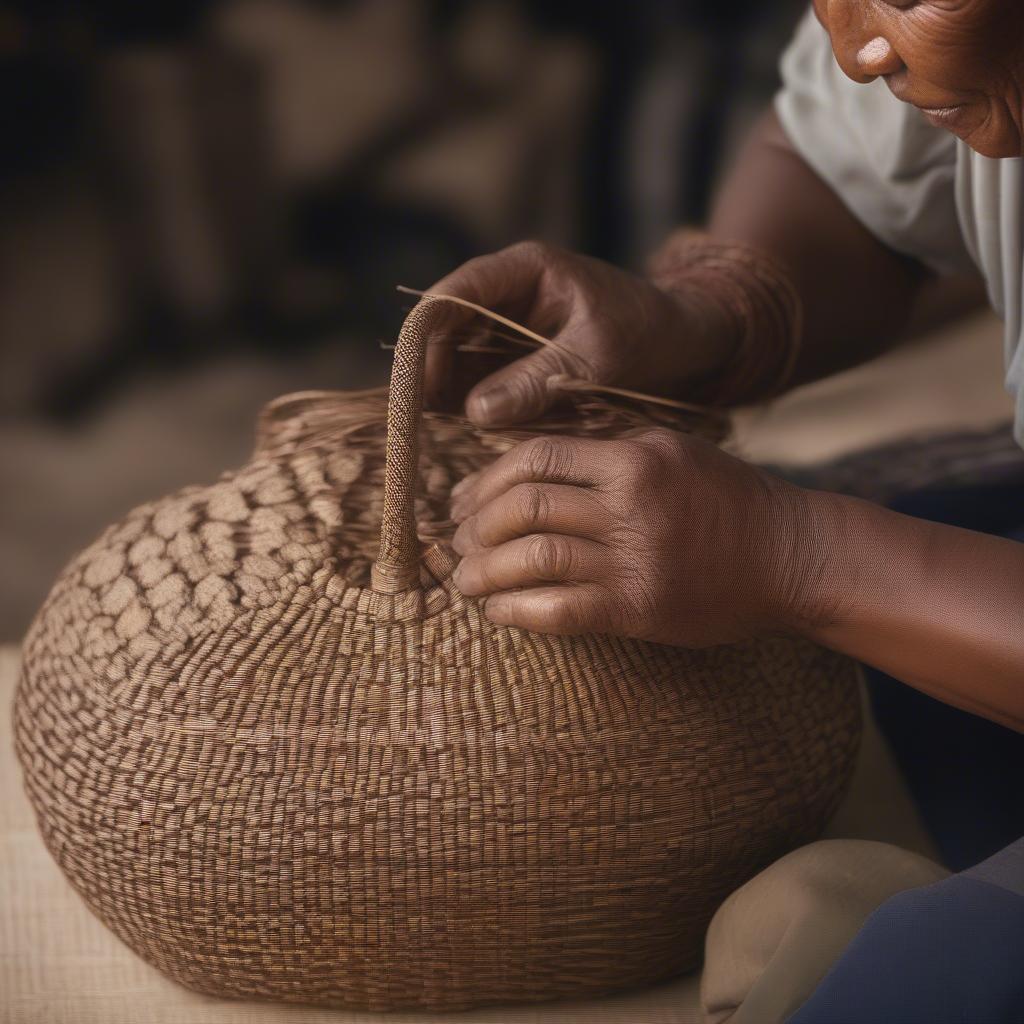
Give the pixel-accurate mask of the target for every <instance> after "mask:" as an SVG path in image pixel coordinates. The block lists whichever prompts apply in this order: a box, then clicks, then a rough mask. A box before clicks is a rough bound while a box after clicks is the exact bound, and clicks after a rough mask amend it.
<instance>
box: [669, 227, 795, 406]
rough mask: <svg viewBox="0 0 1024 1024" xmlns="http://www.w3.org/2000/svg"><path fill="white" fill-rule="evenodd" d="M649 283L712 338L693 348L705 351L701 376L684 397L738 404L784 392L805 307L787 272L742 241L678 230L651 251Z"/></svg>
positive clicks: (689, 345)
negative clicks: (694, 319) (704, 364)
mask: <svg viewBox="0 0 1024 1024" xmlns="http://www.w3.org/2000/svg"><path fill="white" fill-rule="evenodd" d="M650 274H651V279H652V281H653V282H654V283H655V285H656V286H657V287H659V288H660V289H661V290H662V291H663V292H665V293H667V294H669V295H671V296H674V297H675V299H676V301H677V302H681V303H683V304H685V305H686V307H687V309H688V310H689V315H691V316H696V317H697V318H698V319H699V320H700V322H702V323H703V324H704V325H705V328H706V329H707V330H708V331H709V333H708V334H707V335H706V336H705V337H704V338H703V339H698V340H697V341H696V343H694V340H693V338H692V335H691V337H689V338H686V339H685V340H684V341H683V344H682V346H681V347H683V348H685V350H686V354H687V357H688V358H692V350H693V349H694V348H701V349H704V350H706V352H707V355H708V357H709V358H708V359H707V360H706V362H707V365H706V366H705V367H703V369H704V378H703V379H699V378H697V377H696V376H695V375H692V376H691V379H690V380H689V381H688V393H689V394H688V396H689V397H690V398H692V399H693V400H695V401H700V402H703V403H705V404H708V405H718V406H725V407H728V406H736V405H743V404H746V403H749V402H752V401H756V400H761V399H765V398H769V397H771V396H773V395H776V394H779V393H781V392H782V391H784V390H785V389H786V388H787V387H788V386H789V384H790V381H791V378H792V376H793V373H794V370H795V367H796V361H797V357H798V355H799V346H800V342H801V339H802V336H803V305H802V302H801V299H800V296H799V293H798V292H797V290H796V287H795V285H794V283H793V281H792V279H791V277H790V275H789V273H788V271H787V270H786V269H785V268H784V267H783V266H782V265H781V264H780V263H779V262H778V261H777V260H775V259H774V258H773V257H772V256H771V255H770V254H768V253H767V252H764V251H762V250H760V249H758V248H757V247H755V246H752V245H748V244H746V243H743V242H723V241H720V240H718V239H715V238H711V237H710V236H709V235H706V234H702V233H700V232H693V231H681V232H677V233H676V234H675V235H673V236H672V237H671V238H669V240H668V241H667V242H666V243H665V244H664V245H663V246H662V247H661V249H659V250H658V252H656V253H655V255H654V256H653V257H652V259H651V262H650Z"/></svg>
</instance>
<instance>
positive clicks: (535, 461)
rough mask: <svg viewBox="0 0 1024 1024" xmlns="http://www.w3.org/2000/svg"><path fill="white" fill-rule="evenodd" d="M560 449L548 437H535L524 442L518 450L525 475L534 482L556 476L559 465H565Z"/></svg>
mask: <svg viewBox="0 0 1024 1024" xmlns="http://www.w3.org/2000/svg"><path fill="white" fill-rule="evenodd" d="M560 447H561V446H560V445H558V444H556V443H555V441H554V440H552V439H551V438H550V437H535V438H532V439H531V440H529V441H526V442H525V443H524V444H523V445H522V446H521V448H520V458H521V459H522V464H523V469H524V470H525V472H526V473H527V475H528V476H530V477H531V478H533V479H535V480H547V479H549V478H551V477H555V476H557V471H558V468H559V465H560V464H562V465H564V463H565V458H564V455H562V454H560Z"/></svg>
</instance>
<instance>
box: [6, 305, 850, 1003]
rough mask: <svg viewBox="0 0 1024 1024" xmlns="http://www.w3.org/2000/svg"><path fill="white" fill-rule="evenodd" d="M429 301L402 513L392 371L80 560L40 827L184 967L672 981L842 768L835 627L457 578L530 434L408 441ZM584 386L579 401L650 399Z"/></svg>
mask: <svg viewBox="0 0 1024 1024" xmlns="http://www.w3.org/2000/svg"><path fill="white" fill-rule="evenodd" d="M430 322H431V314H430V304H424V305H422V306H421V307H420V308H419V310H418V311H415V312H414V314H413V315H412V317H411V318H410V320H409V322H408V325H407V328H406V329H405V330H404V331H403V335H402V338H401V339H400V341H399V346H398V349H399V350H398V352H397V353H396V369H395V378H394V380H395V384H394V389H393V401H392V403H391V412H390V423H391V429H392V439H391V445H390V459H389V460H388V462H389V465H388V468H387V479H388V485H387V495H388V500H387V509H386V515H385V500H384V479H385V475H386V474H385V430H384V424H385V417H386V415H387V408H386V397H385V394H384V393H383V392H381V391H375V392H361V393H349V394H345V393H329V392H323V393H307V394H301V395H296V396H288V397H286V398H284V399H281V400H278V401H277V402H275V403H273V404H272V405H271V406H270V407H269V408H268V409H267V410H266V411H265V413H264V415H263V418H262V421H261V424H260V429H259V437H258V443H257V448H256V452H255V453H254V455H253V457H252V459H251V461H250V462H249V463H248V464H247V465H245V466H243V467H242V468H241V469H240V470H238V471H236V472H232V473H228V474H226V475H225V476H224V477H222V478H221V480H219V481H218V482H217V483H216V484H214V485H212V486H209V487H192V488H188V489H186V490H184V491H181V492H179V493H177V494H175V495H172V496H171V497H169V498H167V499H165V500H162V501H158V502H155V503H152V504H149V505H144V506H142V507H141V508H138V509H136V510H135V511H133V512H132V513H130V514H129V515H128V516H127V517H126V518H125V519H124V520H123V521H122V522H120V523H118V524H116V525H115V526H112V527H111V528H110V529H108V530H107V531H106V532H105V533H104V534H103V535H102V536H101V537H100V538H99V540H98V541H97V542H96V543H95V544H93V545H92V546H91V547H90V548H88V549H87V550H86V551H84V552H83V553H82V554H80V555H79V556H78V557H76V558H75V559H74V560H73V561H72V563H71V564H70V565H69V566H68V568H67V569H66V570H65V571H64V573H63V574H62V575H61V577H60V578H59V580H58V582H57V584H56V585H55V587H54V590H53V592H52V593H51V595H50V597H49V598H48V600H47V602H46V604H45V605H44V607H43V609H42V610H41V612H40V613H39V615H38V617H37V619H36V621H35V623H34V625H33V627H32V629H31V631H30V633H29V636H28V638H27V640H26V644H25V649H24V663H23V670H22V678H21V683H20V687H19V692H18V697H17V700H16V705H15V728H16V741H17V749H18V754H19V758H20V760H21V763H22V766H23V769H24V775H25V782H26V787H27V791H28V794H29V796H30V799H31V801H32V803H33V805H34V807H35V810H36V814H37V817H38V821H39V825H40V828H41V831H42V834H43V837H44V839H45V841H46V844H47V846H48V847H49V849H50V851H51V852H52V854H53V856H54V857H55V859H56V860H57V862H58V863H59V865H60V866H61V868H62V869H63V871H64V872H65V874H66V875H67V876H68V878H69V879H70V880H71V882H72V883H73V884H74V886H75V887H76V889H77V890H78V891H79V892H80V893H81V895H82V896H83V897H84V899H85V900H86V901H87V903H88V904H89V906H90V907H91V908H92V909H93V910H94V911H95V912H96V913H97V915H98V916H99V917H100V918H101V919H102V920H103V921H105V922H106V923H107V924H108V925H109V926H110V928H111V929H113V931H114V932H116V933H117V934H118V935H119V936H120V937H121V938H122V939H123V940H124V941H125V942H126V943H127V944H128V945H129V946H131V947H132V948H133V949H134V950H136V952H138V953H139V954H140V955H141V956H142V957H144V958H145V959H146V960H148V961H150V962H151V963H152V964H154V965H155V966H156V967H158V968H159V969H160V970H162V971H164V972H165V973H167V974H168V975H170V976H171V977H173V978H175V979H177V980H178V981H180V982H182V983H183V984H185V985H188V986H190V987H192V988H195V989H199V990H201V991H204V992H209V993H214V994H218V995H224V996H234V997H243V998H265V999H275V1000H282V1001H289V1002H303V1003H318V1004H328V1005H344V1006H349V1007H355V1008H368V1009H393V1008H399V1007H408V1008H411V1007H417V1008H421V1009H436V1010H440V1009H454V1008H460V1007H468V1006H472V1005H480V1004H486V1003H494V1002H509V1001H517V1000H542V999H551V998H559V997H576V998H580V997H583V996H588V995H596V994H599V993H603V992H608V991H612V990H616V989H620V988H624V987H628V986H634V985H640V984H644V983H649V982H652V981H655V980H658V979H662V978H666V977H669V976H672V975H675V974H678V973H680V972H681V971H684V970H687V969H689V968H691V967H693V966H694V965H695V964H696V963H697V962H698V961H699V958H700V952H701V945H702V940H703V935H704V931H705V928H706V926H707V923H708V921H709V919H710V917H711V915H712V913H713V911H714V910H715V908H716V907H717V906H718V904H719V903H720V902H721V901H722V900H723V899H724V898H725V897H726V896H727V895H728V894H729V893H730V892H732V891H733V890H734V889H736V888H737V887H738V886H739V885H740V884H741V883H742V882H744V881H745V880H746V879H748V878H750V877H751V876H752V875H753V874H755V873H756V872H757V871H758V870H759V869H761V868H762V867H764V866H765V865H766V864H768V863H769V862H771V861H772V860H774V859H776V858H777V857H778V856H780V855H781V854H783V853H785V852H786V851H788V850H790V849H792V848H793V847H795V846H798V845H800V844H802V843H805V842H807V841H808V840H810V839H812V838H814V837H815V836H816V835H817V834H818V832H819V831H820V830H821V828H822V827H823V825H824V823H825V822H826V820H827V818H828V816H829V814H830V813H831V812H832V811H833V810H834V808H835V807H836V805H837V803H838V801H839V798H840V797H841V795H842V792H843V790H844V788H845V785H846V783H847V780H848V777H849V774H850V770H851V768H852V765H853V760H854V755H855V753H856V748H857V744H858V740H859V734H860V719H859V707H858V701H857V692H856V685H855V676H854V672H853V670H852V667H851V666H850V665H849V663H847V662H846V661H844V660H843V659H841V658H839V657H837V656H836V655H833V654H831V653H829V652H826V651H823V650H820V649H817V648H815V647H812V646H809V645H807V644H804V643H801V642H797V641H794V640H789V639H773V640H769V641H765V642H762V643H758V644H751V645H744V646H737V647H728V648H725V647H723V648H715V649H711V650H706V651H700V652H689V651H684V650H678V649H673V648H668V647H662V646H658V645H653V644H647V643H641V642H636V641H625V640H618V639H614V638H610V637H605V636H585V637H574V638H563V637H549V636H542V635H537V634H530V633H526V632H524V631H522V630H518V629H511V628H506V627H499V626H495V625H492V624H491V623H489V622H488V621H487V620H486V619H485V618H483V616H482V615H481V613H480V610H479V607H478V605H477V603H476V602H475V601H473V600H469V599H466V598H464V597H463V596H462V595H461V594H460V593H459V592H458V591H457V590H456V589H455V588H454V586H453V585H452V584H451V582H450V571H451V568H452V565H453V559H452V557H451V555H450V552H449V550H448V549H447V547H446V545H445V544H444V541H445V538H446V537H448V536H450V533H451V524H450V523H449V522H448V520H447V499H448V493H449V490H450V487H451V485H452V484H453V483H454V482H455V481H456V480H457V479H459V478H460V477H461V476H463V475H465V474H466V473H468V472H470V471H471V470H473V469H476V468H478V467H480V466H481V465H484V464H486V462H487V461H489V460H490V459H491V458H493V456H494V455H495V454H497V453H498V452H500V451H503V450H506V449H507V448H508V447H509V446H510V445H511V444H512V443H514V440H515V438H514V437H511V436H504V435H497V434H483V433H480V432H478V431H475V430H473V429H471V428H470V427H469V426H468V425H467V424H465V423H464V422H462V421H460V420H458V419H453V418H450V417H442V416H437V415H428V416H427V417H425V418H424V420H423V426H422V429H421V430H420V431H419V445H418V447H419V449H420V451H419V457H418V462H417V440H416V435H417V430H416V427H417V420H418V419H419V415H418V405H419V400H420V399H419V395H420V391H421V384H420V380H421V373H422V347H423V343H424V341H425V339H426V337H427V335H428V334H429V329H430ZM579 401H580V404H579V407H578V410H577V413H576V415H575V418H572V417H571V418H569V419H568V420H567V421H566V422H565V423H563V424H562V425H561V427H560V429H569V430H587V431H589V432H591V433H595V434H597V435H598V436H600V435H601V434H603V433H606V434H615V433H616V432H618V433H621V432H623V431H627V430H630V429H635V427H636V425H637V417H636V415H635V414H630V415H628V416H627V415H626V414H621V415H620V414H619V413H615V412H614V411H609V409H608V408H607V407H604V406H602V407H601V409H600V410H598V409H596V408H595V407H593V406H592V405H588V403H587V401H586V400H585V399H584V398H582V397H581V398H580V400H579ZM417 466H418V468H417ZM403 467H404V468H403ZM414 493H415V503H414V504H413V502H412V499H413V497H414ZM382 518H383V519H384V531H383V543H382V544H381V552H380V553H381V562H380V563H379V564H378V565H377V566H376V567H374V565H373V562H374V559H375V557H376V555H377V548H378V542H377V538H378V536H379V532H380V528H381V521H382ZM413 529H415V530H416V531H417V532H418V534H419V538H420V539H419V540H417V538H416V536H415V534H414V533H413ZM421 551H422V558H421ZM410 559H412V562H411V565H412V567H413V568H414V569H415V573H416V575H414V576H412V577H411V579H412V580H413V581H414V582H413V583H412V585H411V586H405V585H404V583H403V581H407V580H408V579H409V578H410V577H409V575H408V573H409V569H410V561H409V560H410ZM371 580H372V583H373V586H376V589H373V586H371Z"/></svg>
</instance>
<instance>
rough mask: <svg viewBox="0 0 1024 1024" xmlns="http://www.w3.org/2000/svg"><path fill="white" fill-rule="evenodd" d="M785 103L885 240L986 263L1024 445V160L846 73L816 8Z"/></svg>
mask: <svg viewBox="0 0 1024 1024" xmlns="http://www.w3.org/2000/svg"><path fill="white" fill-rule="evenodd" d="M781 70H782V80H783V87H782V90H781V91H780V93H779V95H778V96H777V97H776V102H775V108H776V111H777V112H778V115H779V119H780V121H781V122H782V126H783V128H784V129H785V131H786V134H787V135H788V136H789V138H790V140H791V141H792V143H793V145H794V146H795V147H796V149H797V151H798V152H799V153H800V155H801V156H802V157H803V158H804V159H805V160H806V161H807V163H808V164H809V165H810V166H811V167H812V168H814V170H815V171H816V172H817V173H818V174H819V175H820V176H821V178H822V179H823V180H824V181H825V182H827V183H828V184H829V185H830V186H831V187H832V188H833V190H834V191H835V192H836V194H837V195H838V196H839V198H840V199H841V200H842V201H843V202H844V203H845V204H846V206H847V207H848V208H849V209H850V210H851V211H852V212H853V214H854V215H855V216H856V217H857V218H858V219H859V220H860V221H861V223H863V224H864V225H865V227H867V228H868V229H869V230H870V231H871V232H872V233H873V234H874V235H875V236H876V237H877V238H879V239H880V240H881V241H882V242H884V243H885V244H886V245H888V246H890V247H891V248H893V249H895V250H897V251H898V252H902V253H905V254H907V255H909V256H913V257H915V258H916V259H919V260H920V261H922V262H923V263H924V264H926V265H927V266H929V267H931V268H933V269H934V270H936V271H938V272H939V273H951V272H956V271H965V270H975V271H980V273H981V274H982V276H983V277H984V279H985V282H986V285H987V287H988V294H989V299H990V301H991V303H992V306H993V308H994V309H995V310H996V312H997V313H998V314H999V315H1000V316H1001V317H1002V318H1003V322H1004V342H1005V353H1004V355H1005V364H1006V388H1007V390H1008V391H1009V392H1010V394H1011V395H1012V396H1013V397H1014V400H1015V404H1016V430H1015V433H1016V437H1017V440H1018V442H1020V443H1021V444H1022V445H1024V319H1022V307H1024V160H1022V159H1020V158H1015V159H1003V160H993V159H990V158H988V157H983V156H979V155H978V154H977V153H975V152H973V150H971V149H970V148H969V147H968V146H967V145H965V144H964V143H963V142H961V141H959V140H958V139H956V138H954V137H953V136H952V135H950V134H949V133H948V132H946V131H945V130H943V129H941V128H937V127H935V126H933V125H931V124H929V123H928V122H927V121H926V120H925V119H924V117H923V116H922V115H921V114H920V113H919V112H918V111H917V110H916V109H915V108H914V107H911V106H909V105H907V104H905V103H901V102H900V101H899V100H897V99H896V98H895V97H894V96H893V95H892V94H891V93H890V92H889V89H888V87H887V86H886V85H885V83H884V82H883V81H881V80H880V79H878V80H876V81H874V82H872V83H871V84H870V85H858V84H856V83H855V82H853V81H851V80H850V79H849V78H847V77H846V75H844V74H843V72H842V70H841V69H840V67H839V65H838V64H837V63H836V60H835V57H834V55H833V53H832V46H831V44H830V42H829V38H828V35H827V33H826V32H825V30H824V29H823V28H822V27H821V25H820V24H819V23H818V21H817V20H816V19H815V17H814V15H813V13H808V15H807V16H806V17H805V18H804V20H803V21H802V22H801V23H800V26H799V27H798V29H797V32H796V35H795V37H794V39H793V41H792V43H791V44H790V46H789V48H788V50H787V51H786V53H785V55H784V56H783V59H782V69H781Z"/></svg>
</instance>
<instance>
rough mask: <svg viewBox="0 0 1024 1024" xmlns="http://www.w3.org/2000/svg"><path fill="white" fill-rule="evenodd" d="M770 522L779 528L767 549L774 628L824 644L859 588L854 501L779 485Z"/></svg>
mask: <svg viewBox="0 0 1024 1024" xmlns="http://www.w3.org/2000/svg"><path fill="white" fill-rule="evenodd" d="M774 483H775V485H776V491H777V493H776V495H775V499H774V509H775V510H774V511H773V513H772V517H771V518H772V519H773V520H774V521H775V522H776V523H778V524H780V526H779V527H778V528H777V530H776V533H775V542H774V543H773V544H767V545H765V553H766V558H767V561H768V564H767V565H766V566H765V567H764V570H763V571H764V573H765V575H764V578H765V579H766V580H769V581H771V584H770V587H771V591H770V594H769V596H768V605H769V607H768V612H767V616H766V617H767V619H768V622H769V626H770V628H771V629H772V630H773V631H775V632H779V633H787V634H792V635H797V636H802V637H805V638H806V639H810V640H817V641H819V642H820V641H821V639H822V637H823V636H824V634H826V633H827V632H829V631H830V630H831V629H833V628H834V627H835V625H836V624H837V623H839V622H841V621H842V620H843V618H844V617H845V615H846V608H847V607H848V604H849V601H850V599H851V595H853V594H854V593H855V592H856V589H857V573H858V561H857V559H856V558H855V557H851V555H852V553H853V551H855V550H856V545H852V546H851V543H850V540H851V537H852V536H853V535H854V534H855V533H856V532H857V531H856V527H855V525H854V521H855V520H856V518H857V514H856V509H855V508H853V507H851V503H852V502H854V501H855V499H850V498H846V497H845V496H843V495H839V494H833V493H830V492H827V491H814V490H809V489H807V488H802V487H797V486H795V485H793V484H789V483H786V482H785V481H775V482H774Z"/></svg>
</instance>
